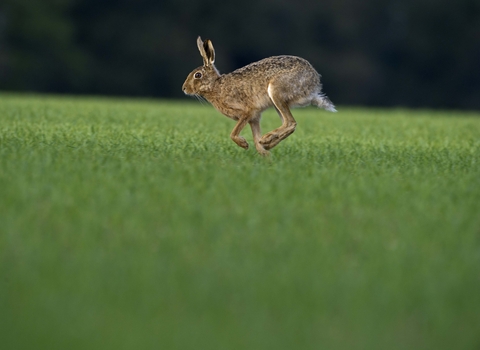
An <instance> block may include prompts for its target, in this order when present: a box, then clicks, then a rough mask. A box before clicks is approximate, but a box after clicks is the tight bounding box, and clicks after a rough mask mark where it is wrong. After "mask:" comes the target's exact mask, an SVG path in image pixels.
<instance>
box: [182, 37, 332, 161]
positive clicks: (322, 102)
mask: <svg viewBox="0 0 480 350" xmlns="http://www.w3.org/2000/svg"><path fill="white" fill-rule="evenodd" d="M197 46H198V50H199V51H200V54H201V55H202V58H203V66H201V67H198V68H197V69H195V70H193V71H192V72H191V73H190V74H189V75H188V77H187V79H186V80H185V83H183V87H182V89H183V92H184V93H185V94H187V95H195V96H201V97H203V98H205V99H207V101H208V102H210V103H211V104H212V105H213V106H214V107H215V108H216V109H217V110H219V111H220V112H221V113H223V114H224V115H226V116H227V117H229V118H231V119H233V120H236V121H237V125H235V127H234V128H233V130H232V133H231V134H230V137H231V138H232V140H233V141H234V142H235V143H236V144H237V145H239V146H240V147H242V148H245V149H247V148H248V143H247V141H246V140H245V139H244V138H243V137H241V136H240V132H241V131H242V129H243V128H244V127H245V126H246V125H247V123H248V124H250V127H251V128H252V133H253V140H254V142H255V148H256V149H257V151H258V152H259V153H260V154H262V155H268V153H269V152H268V150H270V149H272V148H273V147H275V146H276V145H278V144H279V143H280V142H281V141H282V140H284V139H285V138H287V137H288V136H289V135H290V134H292V133H293V132H294V131H295V127H296V125H297V122H296V121H295V119H294V118H293V116H292V113H291V112H290V107H295V106H301V107H303V106H308V105H310V104H313V105H315V106H318V107H321V108H324V109H326V110H327V111H331V112H336V110H335V106H334V105H333V103H332V102H331V101H330V99H329V98H328V97H327V96H326V95H325V94H323V93H322V84H321V83H320V74H318V73H317V71H316V70H315V68H313V67H312V65H311V64H310V63H309V62H308V61H307V60H305V59H303V58H300V57H295V56H273V57H268V58H265V59H263V60H260V61H258V62H254V63H251V64H249V65H247V66H245V67H243V68H240V69H237V70H235V71H233V72H231V73H228V74H220V73H219V72H218V70H217V68H215V65H214V62H215V50H214V48H213V44H212V42H211V41H210V40H205V41H202V39H201V38H200V37H198V39H197ZM271 106H273V107H275V109H276V110H277V112H278V114H279V115H280V118H281V119H282V126H280V127H279V128H277V129H275V130H273V131H270V132H269V133H267V134H265V135H263V136H262V132H261V130H260V118H261V116H262V112H263V111H264V110H265V109H267V108H268V107H271Z"/></svg>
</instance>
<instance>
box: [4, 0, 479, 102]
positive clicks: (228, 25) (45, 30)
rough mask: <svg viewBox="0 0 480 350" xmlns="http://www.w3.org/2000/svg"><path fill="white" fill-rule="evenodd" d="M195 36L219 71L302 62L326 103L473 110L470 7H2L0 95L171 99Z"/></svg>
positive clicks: (349, 3)
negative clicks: (206, 43)
mask: <svg viewBox="0 0 480 350" xmlns="http://www.w3.org/2000/svg"><path fill="white" fill-rule="evenodd" d="M198 35H201V36H202V37H203V38H209V39H212V41H213V43H214V45H215V48H216V51H217V62H216V63H217V67H218V68H219V70H220V71H221V72H229V71H231V70H234V69H236V68H239V67H241V66H243V65H245V64H247V63H250V62H253V61H255V60H258V59H261V58H264V57H267V56H271V55H278V54H293V55H298V56H302V57H304V58H306V59H308V60H309V61H310V62H311V63H312V64H313V65H314V66H315V67H316V68H317V70H318V71H319V72H320V73H321V74H322V75H323V82H324V88H325V91H326V92H327V93H328V95H329V96H330V97H331V98H332V100H333V101H334V102H335V103H337V104H352V105H376V106H411V107H439V108H440V107H442V108H443V107H447V108H469V109H480V1H479V0H451V1H448V0H363V1H358V0H323V1H314V0H295V1H292V0H290V1H289V0H242V1H233V0H202V1H199V0H1V2H0V90H4V91H5V90H8V91H30V92H53V93H70V94H73V93H75V94H77V93H81V94H103V95H128V96H150V97H179V96H181V95H182V92H181V89H180V88H181V85H182V83H183V81H184V79H185V77H186V75H187V74H188V73H189V72H190V71H191V70H192V69H193V68H195V67H196V66H199V65H200V64H201V62H202V61H201V58H200V56H199V54H198V52H197V48H196V43H195V40H196V37H197V36H198Z"/></svg>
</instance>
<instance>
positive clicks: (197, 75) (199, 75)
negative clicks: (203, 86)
mask: <svg viewBox="0 0 480 350" xmlns="http://www.w3.org/2000/svg"><path fill="white" fill-rule="evenodd" d="M194 77H195V79H200V78H201V77H202V73H200V72H197V73H195V75H194Z"/></svg>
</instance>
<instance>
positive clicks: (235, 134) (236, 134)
mask: <svg viewBox="0 0 480 350" xmlns="http://www.w3.org/2000/svg"><path fill="white" fill-rule="evenodd" d="M247 122H248V118H240V119H239V120H238V122H237V125H235V127H234V128H233V130H232V133H231V134H230V138H231V139H232V140H233V142H235V143H236V144H237V145H239V146H240V147H242V148H245V149H248V142H247V140H245V138H244V137H242V136H240V132H241V131H242V130H243V128H244V127H245V125H247Z"/></svg>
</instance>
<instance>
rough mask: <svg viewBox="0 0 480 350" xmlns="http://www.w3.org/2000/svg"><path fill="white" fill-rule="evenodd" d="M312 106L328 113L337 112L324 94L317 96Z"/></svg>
mask: <svg viewBox="0 0 480 350" xmlns="http://www.w3.org/2000/svg"><path fill="white" fill-rule="evenodd" d="M312 104H313V105H315V106H317V107H320V108H323V109H325V110H327V111H329V112H336V111H337V110H336V109H335V105H334V104H333V103H332V101H330V99H329V98H328V97H327V95H324V94H318V95H317V96H316V97H315V98H314V99H313V101H312Z"/></svg>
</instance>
